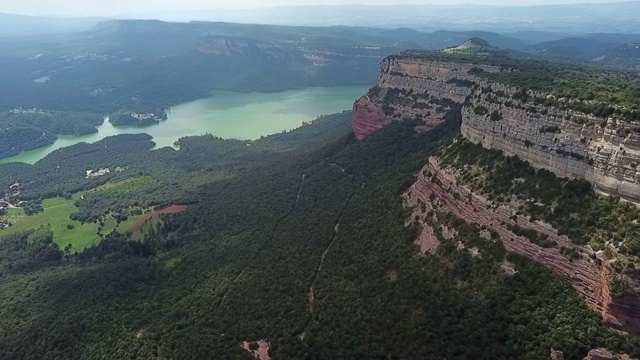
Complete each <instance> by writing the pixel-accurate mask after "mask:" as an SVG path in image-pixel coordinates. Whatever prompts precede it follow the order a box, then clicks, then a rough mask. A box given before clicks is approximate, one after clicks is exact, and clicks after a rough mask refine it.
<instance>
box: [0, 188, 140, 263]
mask: <svg viewBox="0 0 640 360" xmlns="http://www.w3.org/2000/svg"><path fill="white" fill-rule="evenodd" d="M80 196H81V194H75V195H74V196H73V197H72V199H71V200H66V199H64V198H53V199H47V200H44V201H43V202H42V206H43V208H44V212H42V213H39V214H36V215H33V216H26V215H25V213H24V211H23V210H22V209H9V213H8V216H7V218H8V220H9V222H10V223H11V227H9V228H8V229H4V230H0V236H2V235H10V234H13V233H18V232H23V231H28V230H32V229H37V228H39V227H40V226H42V225H45V226H50V227H51V230H53V234H54V238H53V240H54V241H55V242H56V243H57V244H59V245H60V247H61V248H64V247H65V246H67V245H68V244H71V246H73V251H82V250H84V249H85V248H86V247H88V246H91V245H92V244H96V243H98V242H99V241H100V236H99V235H98V227H99V225H98V224H94V223H91V224H81V223H80V222H78V221H71V220H70V219H69V215H71V214H72V213H74V212H75V211H76V210H77V208H76V206H75V205H74V202H75V201H76V200H78V199H79V198H80ZM142 217H144V215H140V216H136V217H132V218H130V219H129V220H127V221H125V222H123V223H121V224H120V226H118V228H117V230H118V231H119V232H122V233H124V232H126V231H128V230H129V229H130V228H131V226H133V224H135V223H136V222H137V221H138V220H140V219H141V218H142ZM67 225H73V228H72V229H68V228H67ZM115 228H116V221H115V220H108V221H106V222H105V225H104V226H103V228H102V234H108V233H109V232H111V231H112V230H113V229H115Z"/></svg>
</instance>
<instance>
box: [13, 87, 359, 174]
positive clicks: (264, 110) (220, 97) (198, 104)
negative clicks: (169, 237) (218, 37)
mask: <svg viewBox="0 0 640 360" xmlns="http://www.w3.org/2000/svg"><path fill="white" fill-rule="evenodd" d="M368 89H369V86H360V85H356V86H337V87H309V88H305V89H294V90H287V91H281V92H269V93H262V92H248V93H245V92H242V93H239V92H231V91H214V92H213V93H212V95H211V96H210V97H207V98H203V99H198V100H194V101H189V102H186V103H183V104H179V105H176V106H172V107H170V108H169V110H168V111H167V115H168V118H167V120H163V121H161V122H159V123H157V124H150V125H148V126H143V127H140V126H126V125H125V126H116V125H113V124H111V123H110V122H109V117H105V118H104V121H103V123H102V125H100V126H98V127H97V128H96V130H97V131H96V132H94V133H92V134H89V135H83V136H71V135H57V137H58V139H57V140H56V141H55V142H54V143H53V144H50V145H47V146H43V147H40V148H36V149H32V150H28V151H23V152H21V153H19V154H18V155H15V156H11V157H6V158H0V165H1V164H6V163H12V162H18V163H27V164H34V163H36V162H37V161H39V160H41V159H43V158H44V157H46V156H47V155H48V154H50V153H52V152H53V151H56V150H58V149H61V148H65V147H69V146H72V145H75V144H78V143H83V142H84V143H95V142H97V141H100V140H102V139H104V138H106V137H109V136H116V135H121V134H140V133H147V134H149V135H150V136H152V137H153V141H154V142H155V143H156V146H155V149H157V148H162V147H165V146H170V147H172V146H173V143H174V142H175V141H176V140H178V139H179V138H181V137H184V136H198V135H205V134H212V135H215V136H218V137H222V138H225V139H239V140H256V139H259V138H260V137H261V136H267V135H272V134H276V133H279V132H282V131H289V130H292V129H294V128H297V127H299V126H301V125H302V123H303V122H308V121H312V120H314V119H316V118H317V117H318V116H320V115H328V114H333V113H338V112H341V111H344V110H351V108H352V106H353V102H354V101H355V100H356V99H357V98H359V97H360V96H362V94H364V93H366V91H367V90H368Z"/></svg>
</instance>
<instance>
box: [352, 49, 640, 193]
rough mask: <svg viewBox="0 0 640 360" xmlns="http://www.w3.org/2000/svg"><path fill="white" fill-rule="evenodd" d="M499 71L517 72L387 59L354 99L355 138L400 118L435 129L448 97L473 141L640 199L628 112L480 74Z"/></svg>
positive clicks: (636, 130) (637, 130)
mask: <svg viewBox="0 0 640 360" xmlns="http://www.w3.org/2000/svg"><path fill="white" fill-rule="evenodd" d="M501 71H511V70H505V69H504V68H500V67H496V66H489V65H479V64H474V63H464V62H448V61H444V60H442V59H440V60H433V59H428V58H420V57H412V56H410V55H407V56H395V57H389V58H387V59H385V60H384V61H383V62H382V65H381V69H380V73H379V76H378V84H377V86H376V87H374V88H373V89H372V90H371V91H370V92H369V94H367V95H366V96H364V97H363V98H361V99H360V100H359V101H358V102H356V104H355V105H354V121H353V128H354V132H355V133H356V137H357V138H358V139H363V138H365V137H366V136H368V135H369V134H371V132H373V131H375V130H377V129H379V128H380V127H383V126H385V125H386V124H388V123H389V122H390V121H392V120H394V119H398V120H400V119H414V118H416V119H421V120H423V121H424V123H425V125H427V128H430V127H433V126H436V125H438V124H439V123H441V122H442V114H441V111H442V110H443V109H446V107H447V104H448V103H450V102H456V103H465V106H464V108H463V125H462V133H463V135H464V136H465V137H466V138H468V139H469V140H471V141H473V142H476V143H481V144H482V145H483V146H484V147H486V148H491V149H498V150H502V151H504V152H505V153H507V154H510V155H517V156H519V157H520V158H522V159H524V160H527V161H528V162H529V163H530V164H531V165H533V166H535V167H539V168H546V169H548V170H551V171H553V172H554V173H556V174H557V175H559V176H562V177H572V178H582V179H586V180H588V181H589V182H591V183H592V184H593V185H594V187H595V188H596V190H597V191H599V192H600V193H602V194H607V195H615V196H620V197H622V198H624V199H626V200H629V201H632V202H635V203H640V123H638V122H630V121H625V120H623V119H621V118H620V116H619V113H621V112H623V111H628V110H625V109H620V108H618V109H615V108H614V107H609V108H608V109H606V110H605V111H603V112H598V114H599V115H600V116H596V115H593V114H587V113H585V112H581V111H579V110H576V109H579V108H580V106H587V107H591V108H593V107H594V106H596V105H598V104H595V103H589V102H588V101H585V102H582V101H579V100H570V99H563V98H560V99H557V98H555V97H553V96H551V95H549V94H544V93H539V92H533V91H529V90H524V89H521V88H517V87H510V86H505V85H503V84H499V83H491V82H487V81H486V80H485V76H483V75H482V74H487V73H497V72H501ZM599 105H602V104H599ZM438 110H440V112H439V111H438ZM614 110H618V111H614ZM382 113H384V114H385V116H386V119H385V118H384V117H383V116H382Z"/></svg>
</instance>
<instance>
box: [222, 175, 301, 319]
mask: <svg viewBox="0 0 640 360" xmlns="http://www.w3.org/2000/svg"><path fill="white" fill-rule="evenodd" d="M306 177H307V174H303V175H302V179H300V185H298V192H297V194H296V201H295V202H294V203H293V205H292V206H291V208H290V209H289V210H288V211H287V212H286V213H285V214H284V215H282V216H281V217H280V218H279V219H278V220H276V223H275V224H274V225H273V227H272V228H271V236H270V237H269V239H268V240H267V241H265V242H264V243H263V244H262V245H260V247H258V250H257V251H256V253H255V254H254V255H253V257H252V260H255V259H257V258H258V257H259V256H260V254H261V253H262V251H263V250H264V249H265V248H266V247H267V245H269V244H270V243H271V242H273V240H274V239H275V237H276V231H277V230H278V227H280V224H282V222H283V221H285V220H286V219H287V218H288V217H289V216H290V215H291V214H292V213H293V212H294V211H295V209H296V206H297V205H298V201H300V197H301V196H302V185H304V180H305V179H306ZM245 270H246V268H245V269H242V270H240V271H239V272H238V274H237V275H236V276H234V278H233V280H232V281H231V282H230V283H229V285H227V287H226V288H225V289H224V291H223V292H222V296H221V297H220V300H219V301H218V304H216V305H215V306H214V308H213V312H214V313H215V312H217V311H218V309H220V307H221V306H222V304H224V301H225V300H226V298H227V293H228V292H229V290H231V288H232V287H233V286H234V285H236V284H237V283H238V280H240V278H241V277H242V274H244V271H245Z"/></svg>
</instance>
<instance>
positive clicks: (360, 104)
mask: <svg viewBox="0 0 640 360" xmlns="http://www.w3.org/2000/svg"><path fill="white" fill-rule="evenodd" d="M478 69H482V71H486V72H497V71H499V68H497V67H492V66H486V65H481V66H474V65H472V64H462V63H448V62H442V61H435V60H434V61H424V60H421V59H418V58H401V57H389V58H387V59H385V60H384V61H383V62H382V64H381V67H380V73H379V76H378V83H377V85H376V86H375V87H374V88H373V89H372V90H371V91H370V92H369V93H368V94H367V95H365V96H363V97H362V98H361V99H360V100H358V101H357V102H356V103H355V105H354V107H353V111H354V116H353V129H354V133H355V135H356V137H357V138H358V139H364V138H365V137H367V136H368V135H369V134H371V133H372V132H373V131H375V130H377V129H379V128H381V127H383V126H385V125H386V124H388V123H389V122H391V121H392V120H402V119H418V120H421V121H422V122H423V127H422V128H421V130H428V129H430V128H432V127H434V126H437V125H438V124H440V123H442V121H443V113H444V111H445V109H446V108H447V105H448V104H449V102H451V101H453V102H457V103H463V102H464V101H465V100H466V99H467V98H468V97H469V96H470V95H471V93H472V90H473V86H474V84H475V82H476V81H478V79H477V77H476V75H473V74H474V71H473V70H478ZM383 114H384V117H383Z"/></svg>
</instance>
